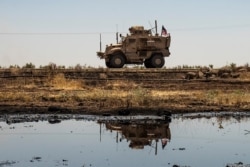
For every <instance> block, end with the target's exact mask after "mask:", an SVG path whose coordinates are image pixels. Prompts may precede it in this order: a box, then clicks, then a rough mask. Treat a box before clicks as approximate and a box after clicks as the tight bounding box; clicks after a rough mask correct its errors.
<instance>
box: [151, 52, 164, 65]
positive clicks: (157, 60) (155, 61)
mask: <svg viewBox="0 0 250 167" xmlns="http://www.w3.org/2000/svg"><path fill="white" fill-rule="evenodd" d="M150 60H151V65H152V67H153V68H162V67H163V66H164V64H165V60H164V58H163V57H162V55H160V54H155V55H153V56H152V57H151V59H150Z"/></svg>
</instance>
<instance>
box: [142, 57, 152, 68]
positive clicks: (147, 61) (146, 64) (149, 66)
mask: <svg viewBox="0 0 250 167" xmlns="http://www.w3.org/2000/svg"><path fill="white" fill-rule="evenodd" d="M144 66H145V67H146V68H152V64H151V60H150V59H146V60H145V61H144Z"/></svg>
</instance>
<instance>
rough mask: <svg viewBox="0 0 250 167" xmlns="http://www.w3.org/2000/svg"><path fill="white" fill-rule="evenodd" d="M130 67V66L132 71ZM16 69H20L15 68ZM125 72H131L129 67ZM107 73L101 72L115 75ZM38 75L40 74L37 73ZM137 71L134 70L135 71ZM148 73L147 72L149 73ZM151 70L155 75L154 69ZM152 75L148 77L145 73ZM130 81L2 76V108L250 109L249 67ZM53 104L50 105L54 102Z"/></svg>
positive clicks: (45, 110) (91, 110)
mask: <svg viewBox="0 0 250 167" xmlns="http://www.w3.org/2000/svg"><path fill="white" fill-rule="evenodd" d="M127 71H129V70H127ZM11 72H13V73H14V74H17V73H18V71H16V70H12V71H11ZM125 72H126V71H125ZM109 73H110V72H109V71H108V72H107V73H105V74H104V73H103V74H102V75H105V76H107V75H111V74H109ZM36 75H37V74H36ZM131 75H133V74H131ZM145 75H146V74H145ZM147 75H149V76H151V74H150V73H148V74H147ZM145 77H147V76H145ZM135 78H136V77H133V76H132V77H131V78H130V79H128V80H108V79H107V78H106V77H104V78H103V76H102V78H101V79H102V80H101V81H102V82H98V81H93V80H92V81H88V80H84V79H81V78H78V77H76V78H74V79H73V78H72V77H71V78H66V77H65V74H64V73H50V75H48V76H47V77H43V78H40V77H34V78H32V77H29V78H26V77H17V78H7V79H6V78H5V79H4V78H2V79H1V82H0V86H1V88H0V111H1V112H2V113H6V112H42V113H48V112H50V111H52V112H68V113H72V112H73V113H99V114H100V113H103V112H110V113H112V112H117V111H118V110H121V109H127V110H131V111H132V112H136V113H152V114H153V113H156V112H158V111H159V110H160V111H162V110H164V111H165V110H167V111H172V112H202V111H232V110H234V111H243V110H244V111H246V110H248V111H249V110H250V92H249V91H250V84H249V83H250V72H248V71H243V72H241V75H240V77H238V78H236V79H235V78H234V79H223V80H221V79H220V80H218V79H216V80H201V81H200V80H185V79H183V80H177V81H171V80H170V81H164V82H161V81H157V83H156V82H144V81H140V82H138V81H136V80H135V81H134V80H133V79H135ZM51 106H52V107H54V109H53V110H50V109H49V108H50V107H51Z"/></svg>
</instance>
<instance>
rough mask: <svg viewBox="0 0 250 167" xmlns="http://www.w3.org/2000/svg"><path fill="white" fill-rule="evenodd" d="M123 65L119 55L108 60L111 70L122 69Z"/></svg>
mask: <svg viewBox="0 0 250 167" xmlns="http://www.w3.org/2000/svg"><path fill="white" fill-rule="evenodd" d="M124 64H125V58H124V57H123V56H122V55H121V54H116V55H113V56H112V57H111V59H110V66H111V67H112V68H122V67H123V66H124Z"/></svg>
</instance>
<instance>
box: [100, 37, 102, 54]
mask: <svg viewBox="0 0 250 167" xmlns="http://www.w3.org/2000/svg"><path fill="white" fill-rule="evenodd" d="M101 51H102V34H101V33H100V52H101Z"/></svg>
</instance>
